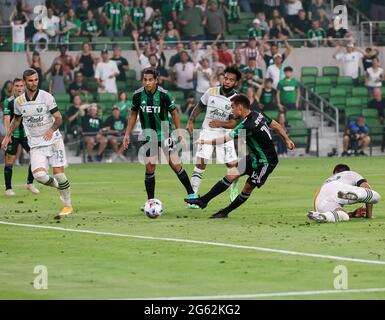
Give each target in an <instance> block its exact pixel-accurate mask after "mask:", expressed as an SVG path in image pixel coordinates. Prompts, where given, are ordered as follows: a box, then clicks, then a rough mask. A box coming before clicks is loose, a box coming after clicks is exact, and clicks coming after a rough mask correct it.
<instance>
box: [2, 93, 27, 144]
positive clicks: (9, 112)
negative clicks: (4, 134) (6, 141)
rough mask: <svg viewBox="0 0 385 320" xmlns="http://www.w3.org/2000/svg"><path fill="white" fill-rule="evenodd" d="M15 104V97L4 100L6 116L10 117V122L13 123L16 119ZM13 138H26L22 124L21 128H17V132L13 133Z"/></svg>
mask: <svg viewBox="0 0 385 320" xmlns="http://www.w3.org/2000/svg"><path fill="white" fill-rule="evenodd" d="M14 102H15V97H10V98H9V99H5V100H4V116H10V117H11V120H10V121H12V119H13V117H14V112H13V110H14V108H13V105H14ZM12 137H13V138H16V139H22V138H25V137H26V134H25V131H24V128H23V124H22V123H20V126H19V127H18V128H16V130H15V131H14V132H13V135H12Z"/></svg>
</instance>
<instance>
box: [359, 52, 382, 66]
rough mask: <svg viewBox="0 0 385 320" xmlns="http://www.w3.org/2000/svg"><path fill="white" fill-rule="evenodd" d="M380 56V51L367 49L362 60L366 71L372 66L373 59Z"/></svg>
mask: <svg viewBox="0 0 385 320" xmlns="http://www.w3.org/2000/svg"><path fill="white" fill-rule="evenodd" d="M379 54H380V51H379V50H378V48H376V47H373V48H366V49H365V54H364V57H363V59H362V65H363V66H364V70H365V71H366V70H367V69H368V68H370V67H371V66H372V62H373V59H374V58H377V57H378V56H379Z"/></svg>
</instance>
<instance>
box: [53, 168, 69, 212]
mask: <svg viewBox="0 0 385 320" xmlns="http://www.w3.org/2000/svg"><path fill="white" fill-rule="evenodd" d="M54 177H55V179H56V180H57V182H58V183H59V187H58V189H59V192H60V196H61V199H62V201H63V203H64V205H65V206H66V207H70V208H72V204H71V189H70V183H69V182H68V179H67V177H66V175H65V174H64V173H58V174H55V175H54Z"/></svg>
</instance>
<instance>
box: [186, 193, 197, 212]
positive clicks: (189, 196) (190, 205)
mask: <svg viewBox="0 0 385 320" xmlns="http://www.w3.org/2000/svg"><path fill="white" fill-rule="evenodd" d="M188 198H189V199H196V198H198V196H197V194H196V193H192V194H189V195H188ZM187 207H188V208H189V209H199V206H197V205H196V204H188V205H187Z"/></svg>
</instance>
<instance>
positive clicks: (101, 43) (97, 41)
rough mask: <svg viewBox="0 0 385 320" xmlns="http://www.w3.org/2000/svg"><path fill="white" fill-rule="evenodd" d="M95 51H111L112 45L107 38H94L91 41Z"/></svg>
mask: <svg viewBox="0 0 385 320" xmlns="http://www.w3.org/2000/svg"><path fill="white" fill-rule="evenodd" d="M93 44H94V48H95V50H103V49H108V50H112V43H111V39H110V38H109V37H96V38H94V39H93Z"/></svg>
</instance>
